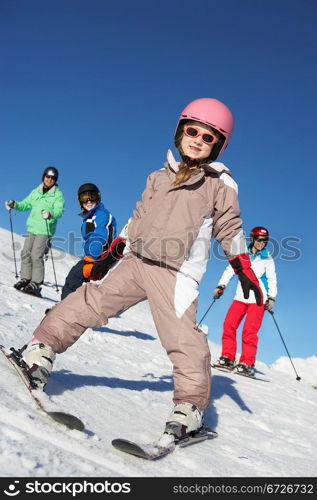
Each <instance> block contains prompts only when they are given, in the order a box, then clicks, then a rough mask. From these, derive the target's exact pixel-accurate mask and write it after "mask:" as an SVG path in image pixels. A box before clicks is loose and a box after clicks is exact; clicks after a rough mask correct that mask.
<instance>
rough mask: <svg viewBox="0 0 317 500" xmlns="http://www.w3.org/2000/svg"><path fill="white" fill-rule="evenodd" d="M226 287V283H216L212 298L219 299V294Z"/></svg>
mask: <svg viewBox="0 0 317 500" xmlns="http://www.w3.org/2000/svg"><path fill="white" fill-rule="evenodd" d="M225 288H226V285H218V286H216V288H215V289H214V299H220V297H221V295H222V294H223V292H224V289H225Z"/></svg>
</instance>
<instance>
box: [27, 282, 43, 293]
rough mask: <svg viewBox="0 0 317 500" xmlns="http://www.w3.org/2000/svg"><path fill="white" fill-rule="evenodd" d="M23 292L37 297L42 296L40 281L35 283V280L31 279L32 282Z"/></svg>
mask: <svg viewBox="0 0 317 500" xmlns="http://www.w3.org/2000/svg"><path fill="white" fill-rule="evenodd" d="M23 292H24V293H27V294H29V295H35V296H36V297H42V295H41V287H40V285H39V284H38V283H35V281H30V283H29V284H28V285H26V287H25V288H23Z"/></svg>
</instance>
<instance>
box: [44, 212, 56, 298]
mask: <svg viewBox="0 0 317 500" xmlns="http://www.w3.org/2000/svg"><path fill="white" fill-rule="evenodd" d="M45 222H46V232H47V236H48V238H49V240H50V234H49V231H48V222H47V219H45ZM48 243H49V242H48ZM49 247H50V254H51V259H52V266H53V271H54V278H55V286H56V292H57V293H58V292H59V288H58V286H57V278H56V272H55V265H54V259H53V252H52V245H51V244H50V243H49Z"/></svg>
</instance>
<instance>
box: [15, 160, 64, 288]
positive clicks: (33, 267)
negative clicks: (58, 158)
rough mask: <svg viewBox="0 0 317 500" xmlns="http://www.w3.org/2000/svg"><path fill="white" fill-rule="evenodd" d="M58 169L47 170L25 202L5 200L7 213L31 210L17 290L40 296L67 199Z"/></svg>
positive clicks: (49, 168)
mask: <svg viewBox="0 0 317 500" xmlns="http://www.w3.org/2000/svg"><path fill="white" fill-rule="evenodd" d="M57 180H58V170H57V169H56V168H55V167H47V168H46V169H45V170H44V172H43V175H42V183H41V184H40V185H39V186H38V187H36V188H35V189H33V191H31V193H30V194H29V195H28V196H27V197H26V198H24V200H22V201H14V200H10V201H6V203H5V205H6V208H7V210H11V209H13V208H14V209H16V210H18V212H22V211H26V210H31V213H30V215H29V217H28V219H27V233H28V234H27V236H26V238H25V241H24V246H23V249H22V252H21V279H20V280H19V281H18V282H17V283H15V285H14V287H15V288H16V289H17V290H22V291H23V292H25V293H29V294H31V295H36V296H38V297H40V296H41V288H40V285H41V284H42V283H43V281H44V259H43V257H44V254H45V251H46V250H47V247H48V245H49V240H50V238H51V237H52V236H54V234H55V231H56V225H57V219H59V218H60V217H62V215H63V213H64V205H65V200H64V196H63V193H62V191H61V190H60V188H59V187H58V186H57V184H56V183H57Z"/></svg>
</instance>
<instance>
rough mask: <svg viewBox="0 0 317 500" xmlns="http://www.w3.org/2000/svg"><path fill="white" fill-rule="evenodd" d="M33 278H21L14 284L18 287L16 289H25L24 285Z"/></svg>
mask: <svg viewBox="0 0 317 500" xmlns="http://www.w3.org/2000/svg"><path fill="white" fill-rule="evenodd" d="M30 281H31V280H28V279H27V278H21V279H20V281H17V282H16V283H15V284H14V285H13V286H14V288H16V290H23V288H24V287H26V286H27V285H28V284H29V283H30Z"/></svg>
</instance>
